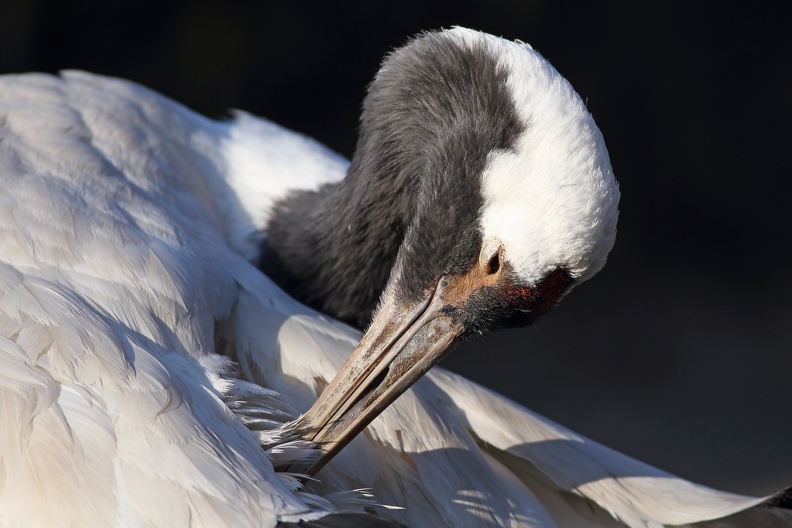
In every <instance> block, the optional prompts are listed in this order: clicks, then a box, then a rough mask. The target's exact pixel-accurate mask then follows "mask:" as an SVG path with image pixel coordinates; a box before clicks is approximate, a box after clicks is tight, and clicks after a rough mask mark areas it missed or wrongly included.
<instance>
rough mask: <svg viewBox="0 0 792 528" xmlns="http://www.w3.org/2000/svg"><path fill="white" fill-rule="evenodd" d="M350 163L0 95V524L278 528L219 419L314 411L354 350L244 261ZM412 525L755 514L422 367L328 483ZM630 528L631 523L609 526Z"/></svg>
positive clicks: (304, 145) (223, 129)
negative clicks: (262, 400)
mask: <svg viewBox="0 0 792 528" xmlns="http://www.w3.org/2000/svg"><path fill="white" fill-rule="evenodd" d="M345 168H346V162H345V161H344V160H343V159H341V158H339V157H338V156H337V155H335V154H333V153H331V152H329V151H327V150H326V149H324V148H323V147H321V146H320V145H318V144H316V143H314V142H313V141H311V140H307V139H306V138H304V137H302V136H299V135H297V134H294V133H291V132H288V131H286V130H283V129H281V128H279V127H277V126H275V125H273V124H271V123H268V122H266V121H263V120H258V119H256V118H253V117H250V116H246V115H243V116H240V117H239V118H238V119H237V120H236V121H234V122H229V123H218V122H213V121H210V120H207V119H205V118H203V117H201V116H198V115H196V114H194V113H192V112H190V111H188V110H187V109H185V108H183V107H181V106H179V105H178V104H175V103H173V102H171V101H169V100H167V99H165V98H163V97H161V96H159V95H157V94H155V93H153V92H151V91H149V90H146V89H144V88H141V87H139V86H136V85H134V84H131V83H128V82H124V81H118V80H113V79H106V78H101V77H95V76H92V75H88V74H84V73H77V72H70V73H66V74H64V75H63V76H62V78H55V77H50V76H43V75H27V76H9V77H4V78H2V79H0V526H3V527H9V528H10V527H16V526H75V527H77V526H79V527H83V528H90V527H94V526H96V527H107V526H125V527H126V526H129V527H133V526H134V527H137V526H141V527H143V526H151V527H154V526H170V527H180V526H274V525H275V524H276V522H277V521H278V520H290V519H299V518H304V519H310V518H312V517H317V516H320V515H323V514H324V513H325V512H327V511H330V510H331V507H330V506H329V504H325V503H323V502H322V501H318V500H314V499H312V498H311V497H309V496H307V495H301V494H300V493H295V492H293V491H291V490H290V487H289V486H288V485H287V484H288V482H287V479H284V480H283V481H282V480H281V479H280V478H279V477H278V476H277V474H276V473H275V472H274V470H273V468H272V464H271V462H270V460H269V459H268V458H267V456H266V454H265V453H264V452H263V451H262V450H261V449H260V448H259V446H258V442H257V440H258V438H257V437H256V435H255V433H254V432H251V431H250V430H249V429H248V428H247V427H245V425H244V424H243V422H242V421H241V420H240V419H239V417H238V416H236V415H235V414H233V413H232V412H231V411H229V409H228V407H227V406H226V403H225V402H224V401H223V399H228V397H229V395H228V393H229V392H230V393H233V392H234V389H233V387H232V386H231V385H230V384H229V382H227V381H226V380H224V379H223V378H222V377H221V373H222V371H223V370H224V369H225V368H226V367H227V364H226V363H227V361H226V360H224V359H223V358H221V357H220V356H218V355H217V354H216V348H218V347H222V349H223V350H219V351H220V352H222V351H225V350H232V351H233V352H234V353H235V354H236V355H237V358H238V359H239V363H240V369H241V377H242V378H243V379H246V380H249V381H252V382H255V383H258V384H260V385H262V386H264V387H266V388H268V389H271V390H273V391H276V392H277V393H278V394H279V395H280V396H279V397H280V398H281V399H282V400H283V402H285V405H286V406H287V407H288V408H289V409H290V410H291V412H292V413H294V414H296V413H299V412H304V411H305V410H306V409H307V408H308V407H309V406H310V404H311V403H312V402H313V401H314V400H315V398H316V397H317V393H318V392H319V391H321V389H322V388H323V386H324V384H326V383H327V382H329V381H330V379H331V378H332V377H333V375H334V374H335V372H336V370H337V369H338V368H339V367H340V366H341V364H342V363H343V361H344V360H345V359H346V357H347V356H348V355H349V353H350V352H351V350H352V349H353V347H354V346H355V344H356V342H357V341H358V339H359V338H360V334H359V333H358V332H357V331H355V330H353V329H350V328H349V327H347V326H345V325H343V324H341V323H338V322H336V321H333V320H331V319H329V318H327V317H325V316H322V315H320V314H317V313H316V312H314V311H312V310H310V309H308V308H306V307H304V306H302V305H300V304H299V303H297V302H296V301H294V300H293V299H291V298H289V297H288V296H287V295H286V294H285V293H283V292H282V291H281V290H279V289H278V288H277V287H276V286H274V285H273V284H272V282H270V280H269V279H267V278H266V277H265V276H263V275H262V274H261V273H260V272H259V271H258V270H257V269H256V268H255V267H254V266H253V265H252V264H251V263H250V262H249V259H250V258H252V257H253V255H254V254H255V247H256V246H255V243H256V240H255V236H253V238H250V237H249V236H248V235H250V234H252V233H255V232H256V230H255V227H256V226H260V225H262V223H263V222H264V221H265V220H266V214H267V206H268V205H270V204H271V203H272V202H273V200H275V199H276V198H277V197H279V196H282V195H283V193H285V192H286V190H288V189H289V188H306V187H314V186H316V185H317V184H319V183H321V182H322V181H334V180H337V179H339V178H341V177H343V173H344V171H345ZM319 477H320V479H321V480H322V482H321V483H319V484H317V485H316V486H315V488H316V489H317V490H319V491H322V492H327V491H337V490H342V489H353V488H360V487H371V488H373V490H374V493H375V495H376V497H377V499H378V500H379V501H381V502H383V503H386V504H393V505H398V506H403V507H404V508H405V509H404V510H400V511H393V512H391V513H389V514H391V515H394V516H395V517H396V518H398V519H399V520H401V521H403V522H405V523H407V524H408V525H414V526H438V527H439V526H541V527H545V526H562V527H564V526H620V525H622V524H623V525H627V526H631V527H639V526H660V525H663V524H683V523H689V522H694V521H698V520H703V519H709V518H714V517H719V516H723V515H727V514H729V513H731V512H734V511H738V510H741V509H744V508H747V507H749V506H751V505H754V504H756V503H758V502H760V501H761V499H754V498H747V497H740V496H736V495H731V494H727V493H721V492H717V491H714V490H711V489H708V488H705V487H702V486H697V485H695V484H692V483H689V482H686V481H684V480H681V479H678V478H675V477H673V476H671V475H668V474H666V473H663V472H662V471H659V470H657V469H655V468H652V467H649V466H647V465H644V464H641V463H639V462H636V461H634V460H631V459H629V458H627V457H625V456H623V455H620V454H618V453H616V452H614V451H611V450H609V449H607V448H605V447H602V446H600V445H598V444H596V443H594V442H592V441H590V440H587V439H585V438H582V437H580V436H578V435H576V434H574V433H572V432H571V431H569V430H567V429H564V428H563V427H560V426H558V425H556V424H553V423H552V422H549V421H548V420H546V419H544V418H542V417H540V416H537V415H535V414H533V413H531V412H530V411H528V410H526V409H524V408H521V407H520V406H518V405H516V404H514V403H512V402H509V401H507V400H505V399H504V398H502V397H500V396H498V395H496V394H494V393H492V392H490V391H487V390H485V389H483V388H481V387H478V386H476V385H475V384H473V383H471V382H469V381H466V380H464V379H462V378H461V377H459V376H455V375H453V374H450V373H448V372H445V371H443V370H441V369H435V370H434V371H432V372H430V373H429V375H428V376H427V377H426V378H425V379H423V380H421V381H419V382H418V383H417V384H416V385H415V387H414V388H413V389H412V390H411V391H409V392H408V393H406V394H405V395H404V396H403V397H401V398H400V399H399V400H398V401H397V402H396V404H395V405H393V406H392V407H391V408H389V409H388V410H387V411H386V412H385V413H384V414H383V415H382V416H380V417H379V418H378V419H376V420H375V421H374V422H373V424H372V425H371V426H370V427H369V429H368V430H367V431H366V432H365V433H364V434H362V435H361V436H360V437H359V438H357V439H356V440H355V441H353V442H352V443H351V444H350V445H349V446H348V447H347V448H346V449H345V450H344V451H342V453H341V454H340V455H339V456H338V457H337V458H336V459H335V460H333V461H332V462H331V463H330V464H329V465H328V466H327V467H326V468H325V469H324V470H323V471H322V472H321V473H320V475H319ZM620 523H622V524H620Z"/></svg>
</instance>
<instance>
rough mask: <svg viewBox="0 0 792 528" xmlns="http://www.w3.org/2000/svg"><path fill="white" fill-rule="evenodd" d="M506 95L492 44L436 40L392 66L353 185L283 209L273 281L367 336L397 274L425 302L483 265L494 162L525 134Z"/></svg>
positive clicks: (272, 231)
mask: <svg viewBox="0 0 792 528" xmlns="http://www.w3.org/2000/svg"><path fill="white" fill-rule="evenodd" d="M505 85H506V72H505V71H504V69H503V68H502V67H501V66H500V65H499V64H498V62H497V59H496V58H495V57H494V56H493V54H492V53H491V51H490V50H489V49H488V48H487V46H486V45H485V44H484V42H483V41H480V42H477V43H473V44H471V43H466V42H463V41H461V40H455V39H452V38H449V37H447V36H443V35H436V34H435V35H432V34H430V35H426V36H424V37H421V38H419V39H416V40H415V41H413V42H412V43H410V44H409V45H408V46H406V47H405V48H402V49H401V50H398V51H397V52H394V53H393V54H391V55H390V56H389V57H388V59H387V60H386V61H385V63H384V65H383V67H382V69H381V70H380V72H379V73H378V74H377V77H376V78H375V80H374V82H373V83H372V84H371V86H370V87H369V91H368V94H367V96H366V99H365V101H364V104H363V114H362V118H361V129H360V137H359V140H358V145H357V150H356V152H355V157H354V159H353V161H352V164H351V166H350V168H349V171H348V173H347V177H346V179H344V181H342V182H341V183H338V184H332V185H326V186H324V187H322V188H320V189H319V190H317V191H310V192H309V191H299V192H295V193H293V194H291V195H289V196H288V197H286V198H285V199H283V200H281V201H280V202H279V203H277V204H276V207H275V209H274V212H273V215H272V219H271V221H270V223H269V226H268V227H267V229H266V235H267V240H266V242H265V247H264V251H263V255H262V259H261V263H260V267H261V269H262V270H263V271H264V272H265V273H267V274H268V275H269V276H270V277H271V278H272V279H273V280H275V281H276V282H277V283H278V284H279V285H280V286H281V287H283V288H284V289H286V290H287V291H288V292H289V293H290V294H291V295H292V296H294V297H295V298H297V299H299V300H300V301H302V302H305V303H306V304H309V305H310V306H313V307H314V308H317V309H319V310H320V311H323V312H325V313H328V314H330V315H332V316H334V317H336V318H339V319H341V320H344V321H346V322H349V323H351V324H354V325H356V326H358V327H364V326H366V324H367V323H368V321H369V319H370V317H371V313H372V312H373V310H374V309H375V308H376V304H377V302H378V300H379V297H380V295H381V293H382V291H383V290H384V289H385V286H386V284H387V282H388V279H389V277H390V275H391V270H392V269H393V268H394V266H395V267H396V270H395V272H394V276H398V280H399V282H400V292H402V293H403V294H404V295H407V296H414V295H419V294H420V293H421V291H422V290H423V288H425V287H426V286H427V285H428V284H430V283H431V282H432V281H433V280H435V279H436V278H437V277H439V276H440V275H442V274H445V273H449V272H459V271H460V270H461V268H460V266H463V265H468V264H469V263H470V262H474V261H475V259H476V257H477V255H478V251H479V249H480V242H481V235H480V232H479V218H478V215H479V212H480V210H481V208H482V205H483V202H482V200H483V198H482V194H481V177H482V174H483V172H484V169H485V166H486V164H487V160H488V156H489V154H490V153H491V152H493V151H495V150H509V149H511V148H512V147H513V145H514V143H515V142H516V139H517V137H518V136H519V134H520V132H521V130H522V125H521V123H520V122H519V119H518V118H517V116H516V112H515V110H514V105H513V102H512V99H511V95H510V94H509V92H508V90H507V89H506V88H505ZM457 268H460V269H457Z"/></svg>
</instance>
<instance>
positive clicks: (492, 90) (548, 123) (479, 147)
mask: <svg viewBox="0 0 792 528" xmlns="http://www.w3.org/2000/svg"><path fill="white" fill-rule="evenodd" d="M353 169H356V170H352V171H351V172H350V174H351V175H355V176H352V178H362V176H360V175H361V174H369V175H371V174H375V175H376V174H388V175H389V176H388V178H390V185H391V186H393V187H395V188H398V189H400V190H399V191H398V192H403V193H410V194H411V195H412V196H415V200H414V201H413V202H411V206H410V214H411V218H410V221H409V224H408V226H407V227H406V230H405V232H404V236H403V239H402V242H401V245H400V247H399V250H398V254H397V256H396V259H395V263H394V264H393V266H392V269H391V272H390V277H389V279H388V281H387V286H386V288H385V290H384V292H383V294H382V297H381V299H380V303H379V306H378V308H377V309H376V310H375V312H374V316H373V319H372V322H371V324H370V325H369V327H368V330H367V331H366V333H365V335H364V336H363V338H362V340H361V341H360V344H359V345H358V347H357V348H356V349H355V351H354V353H353V354H352V356H351V357H350V359H349V360H348V361H347V363H346V364H345V365H344V366H343V367H342V369H341V370H340V371H339V373H338V375H337V376H336V377H335V379H334V380H333V381H332V382H331V383H330V385H329V386H328V387H327V388H326V390H325V391H324V392H323V394H322V395H321V396H320V397H319V399H318V400H317V402H316V403H315V404H314V405H313V407H312V408H311V409H310V410H309V411H308V413H307V414H306V415H305V416H304V417H303V418H302V419H301V421H300V428H301V430H302V431H304V432H305V433H304V434H305V437H306V438H307V439H309V440H312V441H314V442H316V443H317V446H318V447H319V450H320V455H319V457H318V458H317V459H316V460H314V461H313V462H312V463H310V464H307V465H306V466H305V467H299V468H298V467H294V468H292V469H294V470H297V471H305V472H308V473H314V472H315V471H317V470H318V469H319V468H321V467H322V465H323V464H324V463H326V462H327V460H329V459H330V458H331V457H332V456H333V454H334V453H336V452H337V451H338V450H339V449H341V448H342V447H343V446H344V445H345V444H346V443H347V442H348V441H349V440H350V439H351V438H352V437H354V435H356V434H357V433H358V432H359V431H360V430H362V429H363V428H364V427H365V426H366V425H367V424H368V423H369V422H370V421H371V420H372V419H373V418H374V417H376V416H377V415H378V414H379V413H380V412H381V411H382V410H384V409H385V408H386V407H387V406H388V405H389V404H390V403H391V402H392V401H393V400H394V399H395V398H396V397H398V396H399V395H400V394H401V393H402V392H404V391H405V390H407V388H409V386H410V385H412V383H414V382H415V381H416V380H417V379H419V378H420V377H421V376H422V375H423V374H424V373H425V372H427V371H428V370H429V369H430V368H431V367H432V366H433V365H434V364H436V363H437V361H439V360H440V358H442V357H443V355H444V354H445V353H447V352H448V350H450V349H451V348H452V345H453V344H454V343H455V342H457V341H458V340H459V339H460V338H461V337H463V336H465V335H471V334H482V333H486V332H489V331H492V330H494V329H497V328H502V327H507V326H520V325H526V324H530V323H531V322H533V321H534V320H535V319H536V318H537V317H538V316H539V315H541V314H542V313H543V312H545V311H546V310H547V309H548V308H550V307H551V306H552V305H553V304H555V303H556V302H557V301H558V300H559V299H560V298H561V296H562V295H564V294H565V293H566V292H568V291H569V290H570V289H571V288H572V287H573V286H575V285H576V284H579V283H580V282H582V281H585V280H586V279H588V278H590V277H591V276H592V275H594V274H595V273H596V272H597V271H599V270H600V269H601V268H602V266H603V265H604V264H605V260H606V257H607V255H608V252H609V251H610V250H611V248H612V246H613V243H614V239H615V235H616V222H617V217H618V201H619V190H618V185H617V183H616V180H615V178H614V176H613V172H612V170H611V166H610V162H609V159H608V154H607V150H606V149H605V144H604V142H603V139H602V135H601V133H600V131H599V129H598V128H597V126H596V125H595V124H594V120H593V118H592V117H591V115H590V114H589V112H588V111H587V110H586V108H585V105H584V104H583V102H582V101H581V99H580V97H579V96H578V95H577V94H576V93H575V92H574V90H573V89H572V87H571V86H570V85H569V83H568V82H567V81H566V80H565V79H564V78H563V77H561V75H560V74H558V72H556V70H555V69H554V68H553V67H552V66H551V65H550V64H549V63H548V62H547V61H546V60H545V59H544V58H542V57H541V56H540V55H539V54H538V53H537V52H535V51H534V50H533V49H532V48H531V47H530V46H528V45H526V44H523V43H518V42H511V41H507V40H504V39H500V38H497V37H493V36H490V35H486V34H483V33H479V32H475V31H471V30H467V29H463V28H455V29H452V30H449V31H443V32H438V33H429V34H425V35H422V36H419V37H418V38H416V39H414V40H412V41H411V42H410V43H409V44H407V45H406V46H405V47H403V48H401V49H399V50H397V51H395V52H393V53H392V54H391V55H389V56H388V57H387V58H386V60H385V62H384V63H383V66H382V68H381V70H380V71H379V73H378V74H377V77H376V78H375V80H374V82H373V83H372V85H371V86H370V88H369V93H368V95H367V98H366V100H365V102H364V112H363V117H362V123H361V141H360V142H359V146H358V152H356V155H355V159H354V160H353ZM348 178H349V177H348ZM394 182H395V184H394ZM353 184H354V185H358V186H365V185H369V186H373V185H381V184H382V183H381V181H380V180H377V178H376V177H375V178H371V177H369V179H367V180H366V181H362V180H359V181H352V182H350V185H353ZM379 207H382V208H383V209H387V208H388V207H389V204H388V203H381V204H379Z"/></svg>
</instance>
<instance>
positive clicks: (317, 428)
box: [289, 281, 463, 475]
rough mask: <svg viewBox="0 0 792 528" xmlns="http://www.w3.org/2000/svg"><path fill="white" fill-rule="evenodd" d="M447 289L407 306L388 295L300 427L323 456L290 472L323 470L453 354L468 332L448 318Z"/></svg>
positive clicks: (434, 292)
mask: <svg viewBox="0 0 792 528" xmlns="http://www.w3.org/2000/svg"><path fill="white" fill-rule="evenodd" d="M442 284H443V281H441V283H440V284H439V285H438V286H437V287H436V288H435V290H434V291H432V292H431V293H430V294H428V295H426V296H425V297H424V298H423V299H421V300H420V301H419V302H417V303H415V304H414V305H412V306H408V307H400V306H398V305H397V303H396V301H395V296H394V295H392V294H391V295H388V296H387V298H386V299H385V301H384V303H383V305H382V307H381V309H380V311H379V313H378V314H377V316H376V318H375V319H374V321H373V322H372V324H371V326H370V327H369V329H368V331H367V332H366V334H365V335H364V336H363V339H361V341H360V343H359V344H358V346H357V347H356V348H355V351H354V352H353V353H352V356H351V357H350V358H349V359H348V360H347V362H346V363H345V364H344V366H343V367H342V368H341V370H340V371H339V372H338V374H337V375H336V377H335V378H334V379H333V381H332V382H331V383H330V385H328V387H327V388H326V389H325V391H324V392H323V393H322V395H321V396H320V397H319V399H318V400H317V401H316V403H314V405H313V406H312V407H311V409H310V410H309V411H308V412H307V413H306V414H305V415H304V416H303V417H302V418H301V420H300V423H299V424H298V430H300V431H301V432H302V434H303V437H304V438H305V439H306V440H311V441H313V442H315V443H316V444H317V445H318V447H319V449H320V450H321V454H320V456H319V457H318V459H316V460H315V461H313V463H307V464H305V465H304V466H302V467H300V466H296V465H293V466H291V467H290V468H289V471H294V472H299V473H306V474H309V475H313V474H314V473H316V472H317V471H319V469H321V468H322V467H323V466H324V464H325V463H326V462H327V461H328V460H330V459H331V458H332V457H333V456H334V455H335V454H336V453H337V452H338V451H339V450H341V449H342V448H343V447H344V446H345V445H346V444H347V443H348V442H349V441H350V440H351V439H352V438H354V437H355V436H356V435H357V434H358V433H359V432H360V431H361V430H363V429H364V428H365V427H366V426H367V425H368V424H369V423H370V422H371V421H372V420H373V419H374V418H376V417H377V416H378V415H379V414H380V413H381V412H382V411H383V410H385V408H386V407H388V405H390V404H391V403H392V402H393V401H394V400H395V399H396V398H397V397H399V395H400V394H402V393H403V392H404V391H406V390H407V389H408V388H409V387H410V386H411V385H412V384H413V383H415V382H416V381H417V380H418V379H419V378H420V377H421V376H423V375H424V374H425V373H426V372H427V371H428V370H429V369H430V368H432V366H434V365H435V364H436V363H437V362H438V361H440V359H441V358H442V357H443V356H444V355H445V353H446V352H448V351H449V350H450V348H451V344H452V343H453V342H454V340H455V339H456V337H457V336H459V334H461V333H462V330H463V328H462V325H461V324H459V323H457V322H455V321H454V320H452V318H451V317H449V316H448V315H446V314H445V313H443V306H444V304H445V303H444V301H443V289H444V287H443V285H442Z"/></svg>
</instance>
